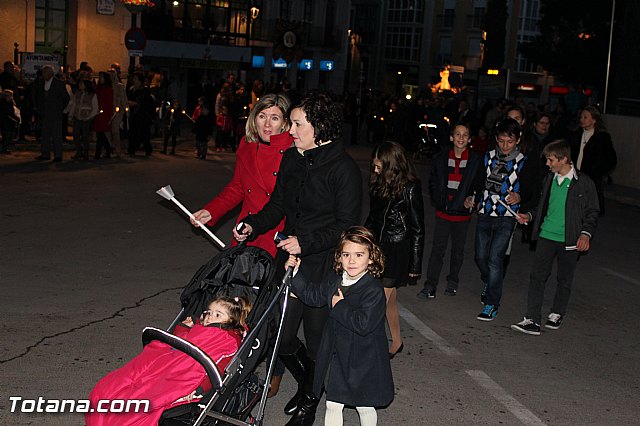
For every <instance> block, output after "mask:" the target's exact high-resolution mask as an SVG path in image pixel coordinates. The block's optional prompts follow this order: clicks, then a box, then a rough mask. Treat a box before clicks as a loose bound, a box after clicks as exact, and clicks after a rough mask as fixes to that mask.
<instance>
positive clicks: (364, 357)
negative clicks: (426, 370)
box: [287, 226, 393, 426]
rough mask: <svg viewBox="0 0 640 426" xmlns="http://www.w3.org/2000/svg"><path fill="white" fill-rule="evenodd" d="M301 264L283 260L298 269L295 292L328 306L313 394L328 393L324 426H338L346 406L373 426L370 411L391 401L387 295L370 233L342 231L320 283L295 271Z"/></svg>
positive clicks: (378, 254) (292, 259) (306, 300)
mask: <svg viewBox="0 0 640 426" xmlns="http://www.w3.org/2000/svg"><path fill="white" fill-rule="evenodd" d="M300 263H301V261H300V259H299V258H298V257H296V256H290V257H289V260H288V261H287V267H294V268H296V269H295V276H294V277H293V280H292V286H293V287H292V290H293V293H294V294H295V295H296V296H298V297H299V298H300V299H301V300H302V301H303V302H304V303H306V304H308V305H310V306H318V307H324V306H327V307H328V308H329V309H328V312H329V320H328V322H327V325H326V326H325V327H324V330H323V332H322V340H321V342H320V349H319V350H318V358H317V363H316V370H315V375H314V378H315V379H314V383H313V390H314V393H315V394H316V395H320V394H321V392H322V389H323V388H324V389H326V391H327V411H326V414H325V425H336V424H340V425H341V424H342V410H343V408H344V406H345V405H348V406H352V407H356V409H357V410H358V414H359V415H360V424H361V425H362V426H375V425H376V424H377V413H376V410H375V408H374V407H381V406H387V405H389V404H390V403H391V401H392V400H393V378H392V374H391V364H390V363H389V357H388V356H387V336H386V333H385V327H384V317H385V295H384V291H383V289H382V285H381V283H380V280H379V279H378V278H379V277H380V275H382V272H383V270H384V259H383V256H382V252H381V251H380V248H379V247H378V246H377V245H376V244H375V243H374V239H373V235H372V234H371V232H369V230H367V229H366V228H363V227H362V226H354V227H352V228H349V229H348V230H346V231H345V232H343V233H342V236H341V237H340V241H339V242H338V245H337V247H336V250H335V255H334V265H333V271H332V272H330V273H329V274H327V275H326V276H325V277H323V278H322V279H321V282H320V283H314V282H312V281H311V280H310V279H309V278H308V277H307V276H306V275H305V274H304V273H303V272H302V273H297V267H298V266H299V265H300ZM302 263H303V264H304V262H302ZM318 284H320V285H318Z"/></svg>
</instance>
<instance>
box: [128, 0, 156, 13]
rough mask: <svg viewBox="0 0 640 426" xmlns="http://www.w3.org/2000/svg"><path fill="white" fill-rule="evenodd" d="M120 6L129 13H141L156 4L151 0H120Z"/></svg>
mask: <svg viewBox="0 0 640 426" xmlns="http://www.w3.org/2000/svg"><path fill="white" fill-rule="evenodd" d="M120 1H121V2H122V5H123V6H124V7H126V8H127V10H128V11H129V12H131V13H141V12H144V11H145V10H147V9H148V8H150V7H154V6H155V5H156V4H155V3H154V2H152V1H151V0H120Z"/></svg>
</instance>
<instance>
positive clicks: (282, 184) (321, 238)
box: [234, 92, 362, 426]
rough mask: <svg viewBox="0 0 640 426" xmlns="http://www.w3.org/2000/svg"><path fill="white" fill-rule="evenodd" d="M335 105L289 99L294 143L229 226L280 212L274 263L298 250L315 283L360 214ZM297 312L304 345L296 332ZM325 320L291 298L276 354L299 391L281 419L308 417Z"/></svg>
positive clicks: (296, 421)
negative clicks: (254, 202) (272, 178)
mask: <svg viewBox="0 0 640 426" xmlns="http://www.w3.org/2000/svg"><path fill="white" fill-rule="evenodd" d="M338 111H339V108H337V106H335V105H334V104H333V102H332V101H331V99H330V98H329V97H328V96H326V95H324V94H322V93H317V92H312V93H309V94H307V95H306V96H304V97H303V98H302V99H301V100H300V102H299V103H298V104H296V105H294V106H293V108H292V110H291V113H290V120H291V129H290V131H289V133H290V134H291V136H292V137H293V141H294V145H295V147H294V148H291V149H289V150H287V151H286V152H285V154H284V156H283V158H282V162H281V163H280V168H279V170H278V178H277V180H276V186H275V188H274V190H273V194H272V195H271V198H270V199H269V201H268V202H267V204H266V205H265V206H264V207H263V209H262V210H261V211H259V212H256V213H255V214H250V215H249V216H247V217H245V218H244V219H242V222H243V223H244V225H245V227H244V229H242V230H241V232H238V231H237V230H234V236H235V237H236V239H237V240H239V241H242V240H245V239H246V238H247V236H249V238H255V237H256V236H258V235H260V234H263V233H265V232H267V231H268V230H270V229H273V228H275V226H276V225H278V224H279V223H280V221H281V220H282V219H283V218H285V224H284V230H283V233H284V234H286V235H287V236H289V238H287V239H284V240H282V241H281V242H280V243H278V247H279V248H281V249H282V250H280V251H279V252H278V254H277V255H276V264H277V265H279V266H282V265H284V263H285V262H286V260H287V258H288V256H289V255H290V254H293V255H298V256H300V258H301V259H302V260H304V262H303V264H302V266H301V271H302V272H303V273H304V275H305V276H306V277H307V278H308V279H309V280H311V281H312V282H314V283H317V284H316V285H321V284H320V283H321V282H322V278H324V277H325V276H326V274H327V272H329V271H330V270H331V264H332V261H331V259H332V254H333V249H334V247H335V245H336V243H337V241H338V238H339V237H340V234H341V233H342V231H344V230H345V229H347V228H349V227H350V226H353V225H357V224H358V222H359V221H360V213H361V205H362V178H361V175H360V170H359V168H358V166H357V164H356V163H355V161H353V159H352V158H351V157H349V155H348V154H347V153H346V152H345V151H344V148H343V147H342V145H341V144H340V142H339V141H338V139H339V138H340V136H341V133H342V120H341V118H340V116H339V113H338ZM276 270H277V271H282V270H283V268H282V267H278V268H277V269H276ZM277 278H278V277H276V279H277ZM303 319H304V335H305V342H306V344H307V346H308V349H309V350H308V351H307V348H305V345H304V344H302V342H300V340H299V339H298V337H297V334H298V328H299V327H300V323H301V321H302V320H303ZM326 320H327V311H326V309H322V308H316V307H311V306H307V305H305V304H303V303H302V302H301V301H300V300H298V299H295V298H293V299H291V300H290V303H289V305H288V311H287V317H286V319H285V325H284V334H283V337H282V344H281V346H280V353H279V355H280V358H281V359H282V360H283V362H284V363H285V365H286V366H287V368H288V369H289V371H291V374H292V375H293V376H294V378H295V379H296V381H297V382H298V392H296V395H295V396H294V397H293V398H292V399H291V401H289V403H288V404H287V405H286V406H285V413H287V414H292V415H293V417H292V419H291V420H290V421H289V423H287V426H294V425H310V424H313V421H314V419H315V411H316V408H317V405H318V401H319V399H318V397H319V396H320V395H317V396H315V395H314V394H313V391H312V384H313V370H314V366H315V358H316V353H317V351H318V346H319V344H320V338H321V335H322V330H323V328H324V325H325V322H326Z"/></svg>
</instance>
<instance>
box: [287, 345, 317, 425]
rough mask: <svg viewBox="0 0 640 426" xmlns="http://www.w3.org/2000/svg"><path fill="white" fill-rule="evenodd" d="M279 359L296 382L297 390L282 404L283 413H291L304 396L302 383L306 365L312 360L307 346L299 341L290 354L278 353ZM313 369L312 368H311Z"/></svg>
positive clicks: (296, 408) (295, 409)
mask: <svg viewBox="0 0 640 426" xmlns="http://www.w3.org/2000/svg"><path fill="white" fill-rule="evenodd" d="M279 356H280V359H281V360H282V362H283V363H284V365H285V366H286V367H287V370H289V371H290V372H291V375H292V376H293V378H294V379H296V382H298V391H297V392H296V394H295V395H294V396H293V398H291V400H290V401H289V402H287V404H286V405H285V406H284V413H285V414H287V415H289V416H290V415H292V414H293V413H295V412H296V411H297V410H298V403H299V402H300V400H301V399H302V397H303V396H304V389H303V384H304V382H305V377H306V371H307V368H306V367H307V365H309V363H310V362H313V361H312V360H311V358H310V357H309V354H308V353H307V348H305V347H304V345H303V344H302V343H301V344H300V347H299V348H298V350H297V351H295V352H294V353H292V354H280V355H279ZM312 371H313V370H312Z"/></svg>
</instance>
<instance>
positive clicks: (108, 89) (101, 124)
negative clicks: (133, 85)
mask: <svg viewBox="0 0 640 426" xmlns="http://www.w3.org/2000/svg"><path fill="white" fill-rule="evenodd" d="M96 96H97V97H98V110H99V111H100V113H99V114H98V115H96V118H95V119H94V120H93V130H94V131H95V132H96V140H97V144H96V155H95V159H96V160H99V159H100V156H101V155H102V148H103V147H104V149H105V154H104V156H105V158H111V144H110V143H109V139H107V133H108V132H111V119H112V117H113V86H112V85H111V76H110V75H109V73H106V72H100V74H99V77H98V87H96Z"/></svg>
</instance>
